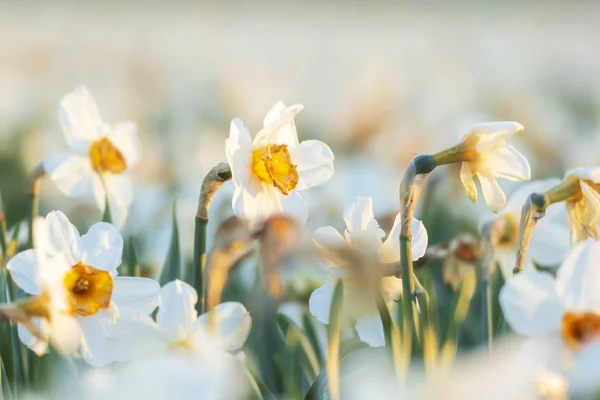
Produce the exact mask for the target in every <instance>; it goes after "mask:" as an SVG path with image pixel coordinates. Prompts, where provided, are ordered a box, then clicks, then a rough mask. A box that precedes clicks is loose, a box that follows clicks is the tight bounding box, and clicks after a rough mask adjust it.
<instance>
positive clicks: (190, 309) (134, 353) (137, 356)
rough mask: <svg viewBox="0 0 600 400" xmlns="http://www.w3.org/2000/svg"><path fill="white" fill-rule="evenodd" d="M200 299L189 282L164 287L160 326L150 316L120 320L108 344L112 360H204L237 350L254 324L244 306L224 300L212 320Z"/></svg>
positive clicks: (110, 335) (157, 321)
mask: <svg viewBox="0 0 600 400" xmlns="http://www.w3.org/2000/svg"><path fill="white" fill-rule="evenodd" d="M197 301H198V294H197V293H196V290H195V289H194V288H193V287H192V286H190V285H188V284H187V283H185V282H182V281H180V280H175V281H172V282H169V283H167V284H165V285H164V286H163V287H162V289H161V290H160V306H159V308H158V312H157V314H156V322H155V321H153V320H152V318H150V317H147V316H146V317H140V318H136V319H124V320H120V321H118V322H117V323H116V324H115V325H114V326H113V327H112V329H111V330H110V332H109V341H108V351H109V353H110V354H111V358H114V359H116V360H120V361H137V360H143V359H149V358H156V357H161V356H165V355H168V354H172V353H176V354H182V355H185V356H190V357H192V358H202V357H210V356H217V355H218V354H221V355H226V354H227V352H237V351H239V350H240V349H241V348H242V346H243V345H244V343H245V342H246V339H247V338H248V334H249V333H250V326H251V324H252V319H251V318H250V314H249V313H248V311H247V310H246V308H245V307H244V306H243V305H242V304H240V303H237V302H225V303H222V304H219V305H217V306H216V307H215V308H213V309H212V310H211V312H210V313H212V316H209V314H207V313H205V314H202V315H200V316H198V313H197V312H196V309H195V305H196V303H197ZM210 318H213V319H212V320H211V319H210ZM211 324H213V325H211Z"/></svg>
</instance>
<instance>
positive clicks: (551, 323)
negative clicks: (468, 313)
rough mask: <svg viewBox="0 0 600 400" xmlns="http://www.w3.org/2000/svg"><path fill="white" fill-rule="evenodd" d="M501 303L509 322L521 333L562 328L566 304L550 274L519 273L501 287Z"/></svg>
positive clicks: (547, 331)
mask: <svg viewBox="0 0 600 400" xmlns="http://www.w3.org/2000/svg"><path fill="white" fill-rule="evenodd" d="M500 305H501V306H502V312H503V313H504V317H505V318H506V321H507V322H508V323H509V325H510V327H511V328H512V329H513V330H514V331H515V332H517V333H519V334H522V335H529V336H537V335H544V334H548V333H551V332H554V331H556V330H558V329H559V328H560V322H561V317H562V314H563V307H562V303H561V301H560V299H559V297H558V293H557V291H556V285H555V282H554V279H553V278H552V276H551V275H550V274H548V273H545V272H537V271H523V272H521V273H519V274H518V275H517V276H515V277H514V278H513V279H511V280H510V281H508V282H507V283H506V284H505V285H504V286H503V287H502V289H501V290H500Z"/></svg>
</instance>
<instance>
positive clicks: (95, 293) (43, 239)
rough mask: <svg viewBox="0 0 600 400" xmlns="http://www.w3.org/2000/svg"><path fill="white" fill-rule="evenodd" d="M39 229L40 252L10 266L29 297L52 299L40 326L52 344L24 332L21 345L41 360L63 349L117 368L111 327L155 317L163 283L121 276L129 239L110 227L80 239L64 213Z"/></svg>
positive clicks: (13, 260) (21, 255)
mask: <svg viewBox="0 0 600 400" xmlns="http://www.w3.org/2000/svg"><path fill="white" fill-rule="evenodd" d="M38 227H39V229H38V231H37V238H38V240H37V244H36V248H35V249H30V250H26V251H23V252H21V253H18V254H17V255H15V256H14V257H13V258H11V259H10V260H9V262H8V264H7V265H8V270H9V271H10V273H11V277H12V279H13V281H14V282H15V283H16V284H17V285H18V286H19V287H20V288H21V289H23V291H25V292H26V293H28V294H30V295H39V294H42V293H44V294H47V295H48V296H47V297H48V301H47V305H46V306H47V308H48V315H49V317H48V318H43V319H41V318H40V319H38V320H37V321H36V322H37V324H38V326H39V328H40V331H41V332H42V333H43V336H44V338H46V340H40V339H39V338H36V337H34V336H32V335H31V334H30V333H29V332H28V331H27V330H25V329H23V328H22V327H21V326H19V336H20V338H21V340H22V341H23V343H25V344H26V345H27V346H28V347H29V348H31V349H32V350H34V351H35V352H36V353H37V354H43V353H44V352H46V350H47V345H48V343H51V344H55V343H59V344H61V345H60V346H58V347H59V348H61V349H65V348H67V347H68V348H69V349H70V350H71V351H69V352H68V351H66V350H64V352H65V353H74V352H77V351H78V352H79V353H80V354H81V356H83V358H84V359H85V360H86V361H87V362H89V363H90V364H92V365H96V366H99V365H104V364H107V363H109V362H111V361H112V360H111V359H110V358H109V357H108V353H107V351H106V334H107V331H108V329H109V327H110V325H112V324H113V323H114V322H115V321H116V320H117V319H118V318H128V317H129V316H133V315H137V314H145V315H148V314H149V313H151V312H152V310H154V308H156V306H157V304H158V291H159V286H158V283H156V282H155V281H153V280H151V279H147V278H131V277H119V276H117V267H118V266H119V265H121V255H122V251H123V239H122V238H121V235H120V234H119V232H118V230H117V229H116V228H115V227H114V226H112V225H110V224H107V223H104V222H100V223H97V224H94V225H92V227H91V228H90V229H89V231H88V232H87V233H86V234H85V235H82V236H80V235H79V232H78V231H77V229H76V228H75V227H74V226H73V225H72V224H71V223H70V222H69V220H68V219H67V217H66V216H65V215H64V214H63V213H61V212H60V211H53V212H51V213H50V214H48V216H47V217H46V220H45V223H43V224H40V225H38ZM65 343H68V345H66V344H65ZM69 355H74V354H69Z"/></svg>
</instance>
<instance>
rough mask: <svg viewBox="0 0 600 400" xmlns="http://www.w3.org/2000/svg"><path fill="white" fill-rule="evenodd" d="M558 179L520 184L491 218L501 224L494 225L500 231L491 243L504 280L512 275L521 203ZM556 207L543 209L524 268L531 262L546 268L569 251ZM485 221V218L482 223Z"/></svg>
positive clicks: (560, 259)
mask: <svg viewBox="0 0 600 400" xmlns="http://www.w3.org/2000/svg"><path fill="white" fill-rule="evenodd" d="M559 182H560V181H559V180H558V179H545V180H539V181H532V182H527V183H524V184H523V185H521V186H520V187H518V188H517V189H516V190H515V191H514V192H513V193H512V195H511V196H510V198H509V199H508V202H507V203H506V206H505V207H504V208H503V209H502V212H501V213H499V214H498V215H494V216H493V217H491V218H493V219H494V220H495V221H496V224H501V225H500V226H499V227H498V228H500V229H499V230H500V231H501V232H502V234H500V235H498V236H499V237H497V238H496V241H495V243H494V244H495V247H494V260H495V262H497V263H498V265H499V266H500V270H501V272H502V275H503V277H504V280H505V281H507V280H509V279H512V277H513V269H514V268H515V262H516V257H517V247H518V246H517V245H518V243H517V242H518V236H519V224H520V221H521V210H522V208H523V204H525V201H526V200H527V198H528V197H529V195H530V194H531V193H541V192H545V191H546V190H548V189H550V188H552V187H553V186H555V185H556V184H558V183H559ZM560 210H561V207H560V206H559V205H551V206H550V207H548V208H547V209H546V216H545V218H542V219H541V220H540V221H539V222H538V224H537V225H536V227H535V229H534V230H533V232H532V234H531V241H530V244H529V251H528V252H527V255H526V257H525V260H524V262H523V268H524V269H527V268H533V267H534V265H533V263H534V262H535V263H538V264H540V265H542V266H546V267H550V266H552V267H554V266H557V265H559V264H560V262H561V261H562V260H563V258H564V256H565V255H566V253H567V252H568V251H569V249H570V246H569V240H568V237H569V229H568V227H567V226H566V224H565V223H564V222H561V221H560V218H558V217H559V215H558V214H559V212H560ZM563 216H564V214H563ZM489 220H490V219H489V218H486V222H487V221H489Z"/></svg>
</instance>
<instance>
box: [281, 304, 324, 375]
mask: <svg viewBox="0 0 600 400" xmlns="http://www.w3.org/2000/svg"><path fill="white" fill-rule="evenodd" d="M277 324H278V325H279V328H280V329H281V331H282V332H283V334H284V335H285V336H286V338H287V340H286V341H293V340H296V341H297V342H298V346H299V347H300V348H301V349H302V352H303V353H304V360H302V362H303V363H304V364H305V365H307V366H308V367H310V368H309V371H311V372H312V374H311V375H312V376H310V380H311V381H312V380H313V379H315V377H316V376H317V375H318V374H319V370H320V366H319V360H318V359H317V355H316V354H315V351H314V349H313V348H312V346H311V342H310V340H308V338H307V337H306V335H305V334H304V332H303V331H302V329H301V328H300V327H299V326H298V325H297V324H296V323H295V322H294V321H292V320H291V319H289V318H288V317H287V316H285V315H283V314H278V315H277ZM290 336H291V337H290Z"/></svg>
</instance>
